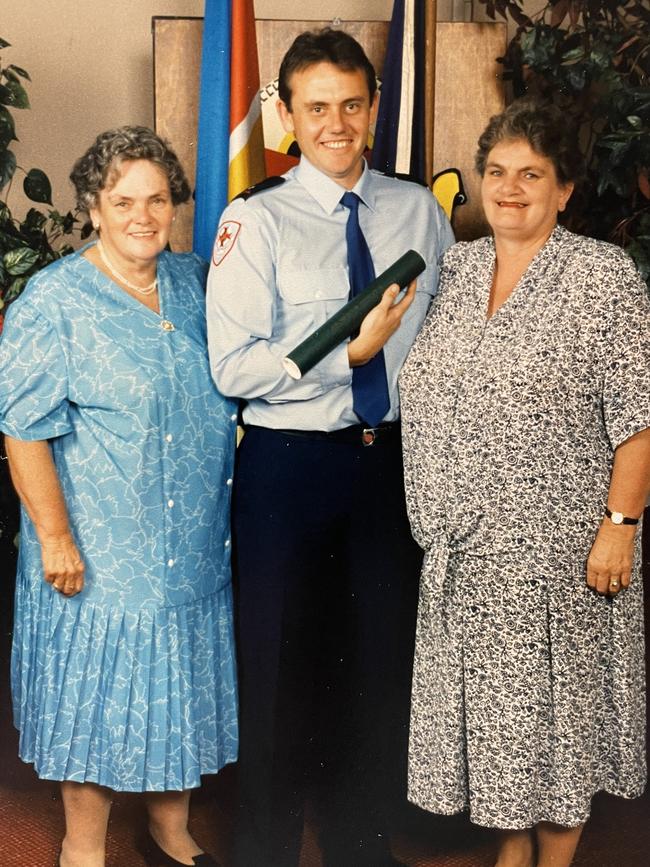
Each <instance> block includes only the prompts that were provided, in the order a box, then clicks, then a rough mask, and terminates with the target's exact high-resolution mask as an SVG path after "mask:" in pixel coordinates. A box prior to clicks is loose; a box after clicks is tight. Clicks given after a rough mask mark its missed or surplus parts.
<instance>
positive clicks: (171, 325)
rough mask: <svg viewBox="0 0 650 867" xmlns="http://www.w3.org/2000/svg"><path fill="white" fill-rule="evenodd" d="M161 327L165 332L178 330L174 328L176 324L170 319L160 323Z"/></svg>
mask: <svg viewBox="0 0 650 867" xmlns="http://www.w3.org/2000/svg"><path fill="white" fill-rule="evenodd" d="M160 327H161V328H162V330H163V331H175V330H176V329H175V328H174V323H173V322H170V321H169V319H163V321H162V322H161V323H160Z"/></svg>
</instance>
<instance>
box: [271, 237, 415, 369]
mask: <svg viewBox="0 0 650 867" xmlns="http://www.w3.org/2000/svg"><path fill="white" fill-rule="evenodd" d="M425 268H426V263H425V261H424V259H423V258H422V256H420V254H419V253H416V252H415V250H408V251H407V252H406V253H404V255H403V256H400V257H399V259H398V260H397V261H396V262H393V264H392V265H390V266H389V267H388V268H386V270H385V271H383V272H382V273H381V274H380V275H379V277H375V279H374V280H373V281H372V283H370V284H369V285H368V286H366V288H365V289H363V290H362V291H361V292H359V294H358V295H357V296H356V297H355V298H353V299H352V300H351V301H348V303H347V304H346V305H345V307H342V308H341V309H340V310H339V311H338V313H335V314H334V316H332V317H331V318H330V319H328V320H327V322H325V323H324V324H323V325H321V327H320V328H317V329H316V331H314V333H313V334H310V335H309V337H307V339H306V340H303V342H302V343H299V344H298V346H296V348H295V349H293V350H292V351H291V352H290V353H289V355H287V357H286V358H283V359H282V364H283V365H284V369H285V370H286V372H287V373H288V374H289V376H291V377H293V379H300V378H301V377H302V376H304V374H305V373H307V371H308V370H311V369H312V367H313V366H314V365H315V364H318V362H319V361H321V359H323V358H325V356H326V355H328V354H329V353H330V352H331V351H332V350H333V349H334V348H335V347H337V346H338V345H339V343H342V342H343V341H344V340H346V339H347V338H348V337H349V336H350V335H351V334H353V333H354V332H355V331H357V330H358V328H359V326H360V325H361V323H362V322H363V320H364V319H365V317H366V315H367V314H368V313H369V312H370V311H371V310H372V308H373V307H376V306H377V304H379V302H380V301H381V296H382V295H383V294H384V292H385V291H386V289H388V287H389V286H390V285H391V284H393V283H397V284H398V285H399V287H400V288H401V289H403V288H404V287H405V286H407V285H408V284H409V283H410V282H411V280H413V279H414V278H415V277H417V276H418V274H421V273H422V272H423V271H424V269H425Z"/></svg>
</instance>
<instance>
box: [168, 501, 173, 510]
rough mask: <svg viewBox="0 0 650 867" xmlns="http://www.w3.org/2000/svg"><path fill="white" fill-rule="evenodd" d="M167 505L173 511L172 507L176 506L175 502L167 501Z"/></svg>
mask: <svg viewBox="0 0 650 867" xmlns="http://www.w3.org/2000/svg"><path fill="white" fill-rule="evenodd" d="M167 505H168V506H169V508H170V509H171V507H172V506H173V505H174V501H173V500H167Z"/></svg>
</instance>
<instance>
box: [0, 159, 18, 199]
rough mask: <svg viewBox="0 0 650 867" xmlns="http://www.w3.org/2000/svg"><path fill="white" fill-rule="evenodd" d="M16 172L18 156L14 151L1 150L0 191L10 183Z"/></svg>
mask: <svg viewBox="0 0 650 867" xmlns="http://www.w3.org/2000/svg"><path fill="white" fill-rule="evenodd" d="M15 171H16V156H15V154H14V153H13V151H10V150H0V190H1V189H2V188H3V187H6V185H7V184H8V183H9V181H10V180H11V179H12V178H13V176H14V172H15Z"/></svg>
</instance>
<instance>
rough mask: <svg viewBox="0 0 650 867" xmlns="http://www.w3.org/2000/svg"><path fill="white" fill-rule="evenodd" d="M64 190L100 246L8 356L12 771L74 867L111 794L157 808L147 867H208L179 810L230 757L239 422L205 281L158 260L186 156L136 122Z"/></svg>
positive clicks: (45, 283)
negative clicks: (31, 772) (40, 795)
mask: <svg viewBox="0 0 650 867" xmlns="http://www.w3.org/2000/svg"><path fill="white" fill-rule="evenodd" d="M71 177H72V180H73V182H74V184H75V186H76V189H77V196H78V200H79V204H80V206H81V207H83V208H85V209H87V210H88V212H89V213H90V216H91V219H92V221H93V224H94V227H95V229H96V231H97V232H98V234H99V241H98V242H97V243H93V244H91V245H88V246H87V247H85V248H84V249H82V250H81V251H79V252H77V253H75V254H73V255H71V256H68V257H66V258H64V259H62V260H60V261H58V262H56V263H54V264H53V265H50V266H49V267H48V268H46V269H45V270H43V271H41V272H40V273H39V274H38V275H36V276H35V277H34V278H33V279H32V280H31V281H30V283H29V284H28V286H27V287H26V289H25V291H24V293H23V295H22V296H21V297H20V298H19V299H18V300H17V301H16V302H15V303H14V304H13V305H12V307H11V308H10V310H9V313H8V315H7V319H6V324H5V329H4V333H3V335H2V341H1V343H0V427H1V429H2V430H3V432H4V433H5V435H6V447H7V454H8V457H9V462H10V468H11V472H12V477H13V480H14V484H15V486H16V488H17V490H18V493H19V495H20V497H21V500H22V504H23V509H22V530H21V547H20V557H19V566H18V579H17V595H16V618H15V632H14V645H13V661H12V687H13V700H14V716H15V722H16V725H17V727H18V729H19V731H20V756H21V758H22V759H23V760H24V761H26V762H31V763H33V764H34V767H35V769H36V771H37V773H38V775H39V777H41V778H43V779H48V780H60V781H61V788H62V796H63V803H64V808H65V814H66V836H65V838H64V840H63V845H62V850H61V856H60V865H61V867H103V865H104V863H105V856H104V848H105V835H106V826H107V821H108V815H109V809H110V797H111V792H110V790H116V791H137V792H147V793H148V795H147V807H148V811H149V831H150V839H149V841H148V845H147V859H148V863H150V864H152V865H157V864H167V865H174V864H198V865H204V867H208V865H214V864H215V863H216V862H215V861H214V860H213V859H212V858H211V857H210V856H209V855H206V854H204V853H202V852H201V849H200V848H199V846H197V844H196V843H195V842H194V840H193V839H192V837H191V836H190V835H189V832H188V831H187V814H188V805H189V792H190V790H191V789H192V788H195V787H197V786H199V785H200V776H201V774H208V773H216V772H217V771H218V770H219V769H220V768H221V767H222V766H223V765H224V764H226V763H228V762H232V761H234V760H235V759H236V755H237V722H236V713H237V708H236V686H235V667H234V657H233V630H232V605H231V582H230V538H229V502H230V485H231V478H230V477H231V474H232V466H233V452H234V437H235V428H236V412H235V406H234V404H233V402H232V401H229V400H226V399H225V398H223V397H222V396H221V395H220V394H219V393H218V392H217V391H216V389H215V387H214V385H213V383H212V379H211V377H210V373H209V368H208V361H207V355H206V333H205V314H204V294H203V283H204V277H205V265H204V263H203V262H202V261H201V260H200V259H199V258H198V257H196V256H194V255H193V254H172V253H169V252H167V251H166V250H165V248H166V246H167V242H168V239H169V234H170V230H171V225H172V221H173V219H174V211H175V207H176V205H178V204H179V203H181V202H183V201H185V200H186V199H187V198H188V197H189V188H188V185H187V181H186V180H185V177H184V175H183V172H182V169H181V167H180V165H179V164H178V161H177V159H176V157H175V155H174V154H173V152H171V151H170V149H169V148H168V147H167V146H166V144H165V143H164V142H163V141H162V140H160V139H159V138H158V137H157V136H156V135H155V134H154V133H152V132H151V131H150V130H148V129H145V128H142V127H123V128H121V129H118V130H112V131H109V132H108V133H104V134H102V135H101V136H99V137H98V139H97V141H96V142H95V143H94V145H93V146H92V147H91V148H90V150H89V151H88V152H87V153H86V154H85V155H84V156H83V157H82V158H81V159H80V160H79V161H78V162H77V164H76V165H75V168H74V170H73V173H72V175H71Z"/></svg>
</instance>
